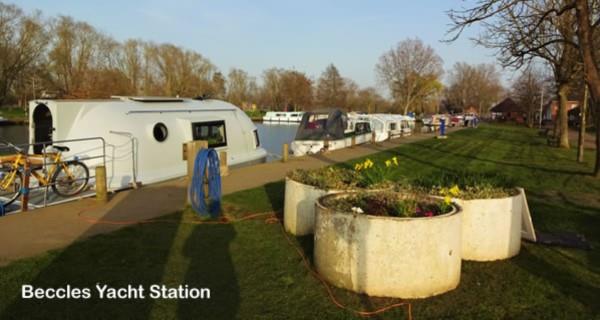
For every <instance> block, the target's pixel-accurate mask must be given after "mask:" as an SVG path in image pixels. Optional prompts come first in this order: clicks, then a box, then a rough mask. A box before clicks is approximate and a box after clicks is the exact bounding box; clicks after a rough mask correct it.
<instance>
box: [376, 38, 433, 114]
mask: <svg viewBox="0 0 600 320" xmlns="http://www.w3.org/2000/svg"><path fill="white" fill-rule="evenodd" d="M375 70H376V72H377V75H378V77H379V80H380V82H381V83H383V84H385V85H387V87H388V88H389V90H390V92H391V94H392V97H393V98H394V100H395V101H396V103H398V104H400V105H401V106H402V109H403V113H404V114H406V113H407V112H408V110H409V108H410V107H411V106H412V105H424V104H426V102H427V100H428V99H431V98H432V97H435V96H437V95H438V94H439V93H440V92H441V90H442V85H441V82H440V77H441V76H442V74H443V73H444V70H443V68H442V58H440V56H438V55H437V54H436V53H435V51H434V50H433V48H432V47H430V46H428V45H425V44H423V42H422V41H421V40H419V39H407V40H404V41H401V42H400V43H398V45H397V46H396V47H395V48H393V49H390V50H389V51H388V52H386V53H384V54H383V55H382V56H381V57H380V58H379V63H378V64H377V66H376V67H375Z"/></svg>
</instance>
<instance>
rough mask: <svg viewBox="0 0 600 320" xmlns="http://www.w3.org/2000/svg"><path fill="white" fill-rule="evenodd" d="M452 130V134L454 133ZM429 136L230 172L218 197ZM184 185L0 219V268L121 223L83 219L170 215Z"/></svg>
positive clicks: (178, 182) (183, 192) (161, 186)
mask: <svg viewBox="0 0 600 320" xmlns="http://www.w3.org/2000/svg"><path fill="white" fill-rule="evenodd" d="M454 130H457V129H454ZM432 137H433V134H419V135H414V136H409V137H404V138H399V139H395V140H392V141H388V142H385V143H380V144H364V145H359V146H356V147H354V148H346V149H341V150H337V151H333V152H328V153H325V154H318V155H312V156H305V157H298V158H294V157H291V158H290V161H288V162H286V163H282V162H279V161H276V162H270V163H264V164H259V165H254V166H248V167H241V168H236V169H232V170H230V175H229V176H227V177H224V178H223V180H222V189H223V194H230V193H234V192H237V191H242V190H246V189H251V188H256V187H259V186H263V185H265V184H268V183H272V182H275V181H279V180H281V179H283V178H284V177H285V174H286V173H287V172H289V171H290V170H293V169H297V168H306V169H312V168H318V167H323V166H327V165H332V164H336V163H341V162H345V161H349V160H351V159H354V158H358V157H364V156H366V155H370V154H374V153H377V152H381V151H385V150H389V149H393V148H396V147H397V146H398V145H400V144H406V143H412V142H415V141H420V140H423V139H430V138H432ZM186 188H187V182H186V180H185V179H177V180H172V181H168V182H164V183H159V184H153V185H148V186H145V187H143V188H141V189H139V190H127V191H122V192H118V193H116V194H115V195H114V196H113V197H112V199H111V201H110V202H109V203H107V204H105V205H99V204H97V203H96V201H95V200H94V199H83V200H79V201H76V202H71V203H66V204H62V205H58V206H51V207H47V208H41V209H36V210H35V211H31V212H28V213H16V214H12V215H9V216H7V217H3V218H0V243H4V246H3V250H2V251H1V252H0V265H5V264H8V263H10V262H11V261H14V260H18V259H22V258H26V257H31V256H35V255H38V254H41V253H43V252H45V251H47V250H52V249H58V248H62V247H64V246H67V245H69V244H71V243H73V242H74V241H79V240H82V239H86V238H89V237H91V236H94V235H98V234H102V233H107V232H111V231H115V230H117V229H120V228H122V227H124V226H126V225H128V224H127V223H121V224H108V225H107V224H102V223H90V221H87V220H85V219H81V218H80V215H81V214H82V213H84V215H85V216H86V217H90V218H91V219H98V220H99V222H101V221H102V220H111V221H140V220H144V219H151V218H156V217H160V216H163V215H167V214H170V213H173V212H175V211H177V210H180V209H182V208H183V206H184V203H185V196H186V190H187V189H186Z"/></svg>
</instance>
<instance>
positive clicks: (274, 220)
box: [77, 209, 412, 320]
mask: <svg viewBox="0 0 600 320" xmlns="http://www.w3.org/2000/svg"><path fill="white" fill-rule="evenodd" d="M86 211H88V210H86V209H84V210H81V211H80V212H78V213H77V217H78V218H79V219H82V220H84V221H86V222H88V223H94V224H109V225H130V224H146V223H187V224H232V223H236V222H240V221H245V220H251V219H255V218H259V217H266V216H268V218H266V219H265V223H269V224H274V223H279V224H280V227H281V231H282V233H283V235H284V237H285V239H286V240H287V242H288V244H289V245H290V246H292V248H294V249H295V250H296V253H298V255H299V256H300V258H302V261H303V263H304V266H305V267H306V269H307V270H308V271H309V272H310V274H312V276H313V277H315V278H316V279H317V280H319V281H320V282H321V284H322V285H323V287H324V288H325V290H326V291H327V294H328V295H329V299H330V300H331V302H332V303H333V304H334V305H335V306H337V307H338V308H340V309H344V310H346V311H350V312H352V313H355V314H357V315H359V316H362V317H371V316H374V315H377V314H381V313H383V312H386V311H388V310H391V309H395V308H399V307H403V306H406V308H407V318H408V320H412V306H411V304H410V302H406V301H402V302H398V303H394V304H390V305H387V306H384V307H381V308H378V309H376V310H372V311H365V310H356V309H352V308H350V307H347V306H345V305H343V304H342V303H340V302H339V301H338V300H337V298H336V297H335V294H334V293H333V290H332V289H331V287H330V286H329V284H328V283H327V281H325V279H323V278H322V277H321V276H320V275H319V273H317V272H316V271H315V270H314V269H313V268H312V266H311V264H310V262H309V260H308V258H307V257H306V255H305V254H304V253H303V252H302V250H301V249H300V248H299V247H298V246H297V245H296V244H294V243H293V241H292V240H291V239H290V237H289V236H288V234H287V232H285V230H284V229H283V225H282V224H281V222H282V221H281V220H280V219H279V218H278V217H277V215H276V214H275V213H276V212H275V211H269V212H261V213H255V214H250V215H246V216H243V217H241V218H238V219H228V218H226V217H222V218H221V219H220V220H218V221H210V220H209V221H206V220H195V221H181V220H175V219H144V220H118V221H116V220H101V219H94V218H87V217H84V216H83V213H85V212H86Z"/></svg>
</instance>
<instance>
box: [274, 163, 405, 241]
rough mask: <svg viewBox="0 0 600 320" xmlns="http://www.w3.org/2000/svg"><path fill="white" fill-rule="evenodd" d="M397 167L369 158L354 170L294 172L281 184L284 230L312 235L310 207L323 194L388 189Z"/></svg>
mask: <svg viewBox="0 0 600 320" xmlns="http://www.w3.org/2000/svg"><path fill="white" fill-rule="evenodd" d="M397 166H398V159H397V158H396V157H393V158H391V159H389V160H386V161H384V162H382V163H375V162H373V161H372V160H371V159H366V160H364V161H363V162H360V163H357V164H356V165H355V166H354V170H351V169H346V168H339V167H326V168H321V169H316V170H303V169H299V170H294V171H292V172H290V173H289V174H288V176H287V177H286V181H285V202H284V212H283V214H284V218H283V222H284V227H285V229H286V230H287V231H288V232H290V233H292V234H294V235H307V234H312V233H313V230H314V216H315V208H314V204H315V202H316V200H317V199H318V198H319V197H321V196H323V195H326V194H330V193H336V192H341V191H344V190H357V189H390V188H391V187H392V186H391V182H390V181H389V180H390V175H391V174H392V171H393V169H394V168H395V167H397Z"/></svg>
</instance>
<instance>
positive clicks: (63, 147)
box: [52, 146, 71, 151]
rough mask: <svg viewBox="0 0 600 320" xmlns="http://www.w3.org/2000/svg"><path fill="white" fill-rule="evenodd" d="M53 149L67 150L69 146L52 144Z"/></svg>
mask: <svg viewBox="0 0 600 320" xmlns="http://www.w3.org/2000/svg"><path fill="white" fill-rule="evenodd" d="M52 147H53V148H54V149H56V150H59V151H69V150H71V149H69V147H65V146H52Z"/></svg>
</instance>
